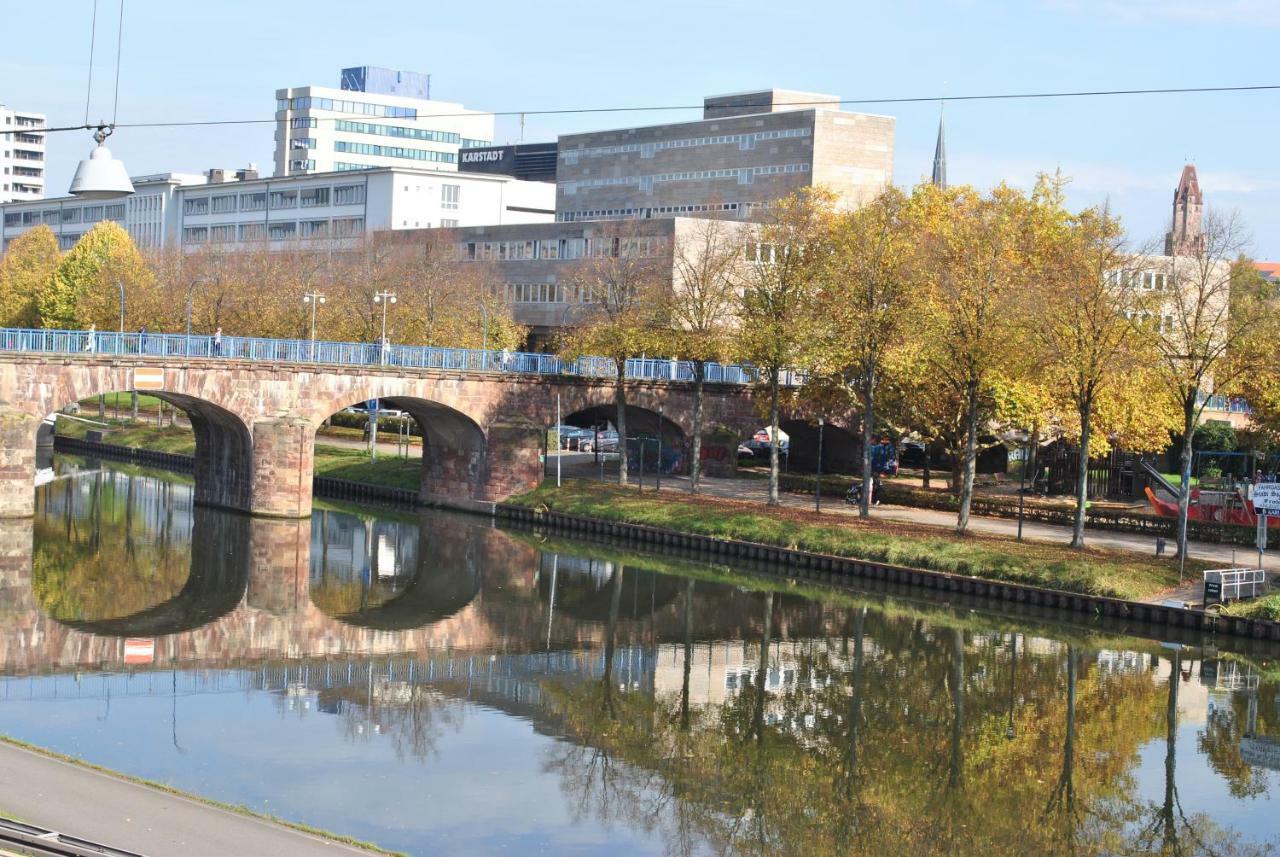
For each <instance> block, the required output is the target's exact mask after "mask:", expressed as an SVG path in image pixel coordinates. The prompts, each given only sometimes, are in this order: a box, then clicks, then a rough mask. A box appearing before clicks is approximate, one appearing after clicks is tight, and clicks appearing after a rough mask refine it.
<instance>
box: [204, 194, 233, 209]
mask: <svg viewBox="0 0 1280 857" xmlns="http://www.w3.org/2000/svg"><path fill="white" fill-rule="evenodd" d="M209 208H210V210H211V211H213V212H214V213H215V214H226V213H227V212H231V211H235V210H236V195H235V194H234V193H230V194H227V195H225V196H215V197H213V199H212V200H210V203H209Z"/></svg>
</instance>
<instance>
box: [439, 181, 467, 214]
mask: <svg viewBox="0 0 1280 857" xmlns="http://www.w3.org/2000/svg"><path fill="white" fill-rule="evenodd" d="M461 193H462V186H461V185H456V184H444V185H440V207H441V208H457V207H458V197H459V196H461Z"/></svg>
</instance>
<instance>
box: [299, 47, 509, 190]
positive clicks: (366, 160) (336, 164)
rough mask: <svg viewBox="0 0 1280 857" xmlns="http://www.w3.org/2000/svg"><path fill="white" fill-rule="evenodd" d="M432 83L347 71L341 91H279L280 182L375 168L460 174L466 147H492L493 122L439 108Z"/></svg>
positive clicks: (365, 69) (445, 105)
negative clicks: (283, 178) (460, 160)
mask: <svg viewBox="0 0 1280 857" xmlns="http://www.w3.org/2000/svg"><path fill="white" fill-rule="evenodd" d="M428 81H429V77H428V76H427V75H423V74H418V73H416V72H401V71H393V70H390V69H381V68H375V67H371V66H360V67H357V68H349V69H343V71H342V77H341V84H342V88H341V89H331V88H328V87H322V86H299V87H292V88H288V89H278V90H276V149H275V174H276V175H277V176H295V175H308V174H311V173H328V172H342V171H348V170H360V169H366V168H369V167H418V168H429V169H439V170H456V169H457V168H458V152H459V150H461V149H463V148H464V147H472V146H488V145H491V144H492V142H493V116H492V114H488V113H479V112H477V111H474V110H467V109H466V108H464V107H463V106H462V105H461V104H453V103H450V102H446V101H432V100H430V99H429V98H428V97H427V96H428V95H429V92H430V89H429V86H428Z"/></svg>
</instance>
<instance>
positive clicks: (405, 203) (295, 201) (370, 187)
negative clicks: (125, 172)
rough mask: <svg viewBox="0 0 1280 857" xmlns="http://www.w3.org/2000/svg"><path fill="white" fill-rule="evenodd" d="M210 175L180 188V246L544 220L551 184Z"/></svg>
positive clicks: (377, 172)
mask: <svg viewBox="0 0 1280 857" xmlns="http://www.w3.org/2000/svg"><path fill="white" fill-rule="evenodd" d="M210 172H211V178H212V179H213V180H211V181H210V182H208V183H207V184H204V185H201V186H199V187H192V188H184V189H183V190H182V192H181V194H180V201H181V211H180V212H179V221H178V224H177V225H178V228H179V230H180V231H179V232H178V233H177V234H178V235H179V236H180V238H181V241H182V246H183V249H185V250H191V249H192V248H194V247H198V246H200V245H202V244H208V243H215V244H228V243H242V242H252V241H261V240H269V241H272V242H284V241H289V240H291V239H313V240H315V239H335V240H344V239H355V238H359V237H360V236H362V235H364V234H365V233H366V232H380V231H385V230H397V229H436V228H446V229H452V228H457V227H462V226H474V225H479V224H531V223H540V222H551V221H552V220H553V219H554V217H555V211H554V209H553V205H554V200H555V188H554V187H553V186H552V185H550V184H547V183H545V182H523V181H519V180H518V179H513V178H511V177H510V176H490V175H479V174H473V173H460V172H457V171H445V170H405V169H389V168H381V169H366V170H361V171H359V172H346V171H343V172H328V173H317V174H314V175H303V176H291V177H289V178H285V179H281V178H269V179H263V178H248V179H242V180H235V179H232V180H230V181H220V180H219V179H223V178H230V177H229V176H226V174H222V175H219V171H210Z"/></svg>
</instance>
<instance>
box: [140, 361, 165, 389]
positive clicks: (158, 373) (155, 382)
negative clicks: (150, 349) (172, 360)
mask: <svg viewBox="0 0 1280 857" xmlns="http://www.w3.org/2000/svg"><path fill="white" fill-rule="evenodd" d="M133 389H135V390H163V389H164V370H163V369H160V368H157V367H154V366H145V367H144V366H139V367H138V368H137V369H134V370H133Z"/></svg>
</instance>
